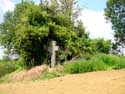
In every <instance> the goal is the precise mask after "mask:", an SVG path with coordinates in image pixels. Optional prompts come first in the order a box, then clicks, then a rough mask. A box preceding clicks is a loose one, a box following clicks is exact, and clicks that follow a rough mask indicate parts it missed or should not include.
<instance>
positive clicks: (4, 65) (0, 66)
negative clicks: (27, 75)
mask: <svg viewBox="0 0 125 94" xmlns="http://www.w3.org/2000/svg"><path fill="white" fill-rule="evenodd" d="M15 70H17V67H16V62H14V61H0V77H2V76H4V75H6V74H9V73H11V72H14V71H15Z"/></svg>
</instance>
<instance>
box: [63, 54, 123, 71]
mask: <svg viewBox="0 0 125 94" xmlns="http://www.w3.org/2000/svg"><path fill="white" fill-rule="evenodd" d="M122 68H125V57H118V56H114V55H108V54H98V55H95V56H93V57H91V58H90V59H89V60H83V59H81V60H78V61H74V62H72V63H66V64H64V71H65V72H67V73H83V72H92V71H98V70H109V69H122Z"/></svg>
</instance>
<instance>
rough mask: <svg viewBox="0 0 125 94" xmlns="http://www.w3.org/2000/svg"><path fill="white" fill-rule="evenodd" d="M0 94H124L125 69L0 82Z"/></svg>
mask: <svg viewBox="0 0 125 94" xmlns="http://www.w3.org/2000/svg"><path fill="white" fill-rule="evenodd" d="M0 94H125V70H112V71H100V72H91V73H85V74H74V75H67V76H64V77H59V78H55V79H52V80H45V81H36V82H29V81H26V82H16V83H9V84H0Z"/></svg>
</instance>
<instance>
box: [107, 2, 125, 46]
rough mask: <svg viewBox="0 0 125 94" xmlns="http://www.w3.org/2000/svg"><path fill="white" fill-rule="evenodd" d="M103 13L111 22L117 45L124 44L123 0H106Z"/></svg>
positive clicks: (124, 3) (124, 11) (124, 18)
mask: <svg viewBox="0 0 125 94" xmlns="http://www.w3.org/2000/svg"><path fill="white" fill-rule="evenodd" d="M105 15H106V18H107V20H108V21H110V22H111V23H112V27H113V30H114V31H115V35H114V36H115V39H116V43H117V44H118V45H121V46H124V45H125V0H108V1H107V8H106V9H105Z"/></svg>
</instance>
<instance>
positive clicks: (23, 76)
mask: <svg viewBox="0 0 125 94" xmlns="http://www.w3.org/2000/svg"><path fill="white" fill-rule="evenodd" d="M47 69H48V67H47V66H46V65H42V66H37V67H34V68H32V69H30V70H24V71H21V72H19V73H17V74H14V75H13V76H12V77H11V80H12V81H23V80H32V79H33V78H34V77H37V76H39V75H41V74H42V73H43V72H44V71H46V70H47Z"/></svg>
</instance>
